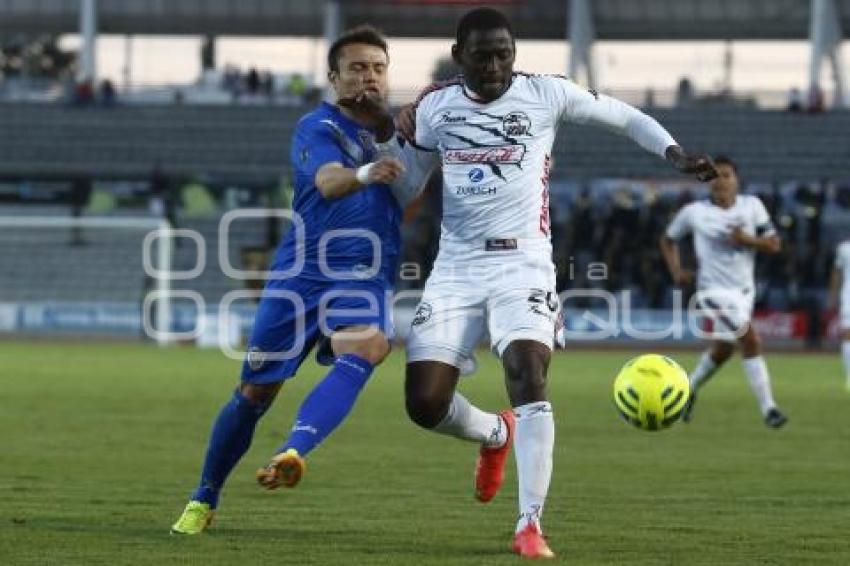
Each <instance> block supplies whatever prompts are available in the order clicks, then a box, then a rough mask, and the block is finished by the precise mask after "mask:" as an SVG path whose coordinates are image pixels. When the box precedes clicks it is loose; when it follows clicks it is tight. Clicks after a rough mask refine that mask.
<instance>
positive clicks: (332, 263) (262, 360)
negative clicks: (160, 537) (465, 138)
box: [171, 27, 421, 534]
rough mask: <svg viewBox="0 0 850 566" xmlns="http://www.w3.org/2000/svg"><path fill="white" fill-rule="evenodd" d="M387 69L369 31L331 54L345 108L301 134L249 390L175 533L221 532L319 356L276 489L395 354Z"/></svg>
mask: <svg viewBox="0 0 850 566" xmlns="http://www.w3.org/2000/svg"><path fill="white" fill-rule="evenodd" d="M388 64H389V57H388V52H387V44H386V41H385V40H384V38H383V37H382V36H381V35H380V34H379V33H378V32H377V31H376V30H374V29H372V28H370V27H359V28H355V29H353V30H350V31H348V32H346V33H344V34H343V35H341V36H340V37H339V38H338V39H337V40H336V41H335V42H334V44H333V45H332V46H331V48H330V49H329V52H328V68H329V69H330V70H329V73H328V78H329V81H330V83H331V85H332V86H333V88H334V90H335V92H336V96H337V100H336V103H335V104H328V103H322V104H321V105H320V106H319V107H318V108H317V109H315V110H314V111H312V112H310V113H309V114H307V115H306V116H304V117H303V118H302V119H301V121H300V122H299V124H298V127H297V128H296V131H295V134H294V136H293V143H292V148H291V154H290V159H291V161H292V165H293V170H294V181H295V199H294V203H293V210H294V213H295V215H294V219H293V227H292V228H291V229H290V230H289V232H288V233H287V235H286V237H285V238H284V240H283V242H282V243H281V245H280V248H279V249H278V251H277V254H276V256H275V257H274V261H273V263H272V277H271V278H270V279H269V281H268V283H267V285H266V288H265V290H264V292H263V297H262V300H261V302H260V304H259V307H258V309H257V315H256V320H255V322H254V329H253V332H252V335H251V338H250V342H249V345H248V353H247V356H246V359H245V362H244V364H243V368H242V382H241V385H240V386H239V387H238V388H237V389H236V391H235V392H234V393H233V397H232V398H231V399H230V400H229V401H228V402H227V403H226V404H225V405H224V407H222V409H221V412H220V413H219V415H218V417H217V418H216V420H215V422H214V424H213V428H212V433H211V436H210V439H209V444H208V448H207V453H206V458H205V460H204V466H203V471H202V473H201V479H200V482H199V485H198V487H197V489H196V490H195V491H194V492H193V493H192V495H191V497H190V501H189V503H188V504H187V505H186V508H185V510H184V511H183V514H182V515H181V517H180V518H179V519H178V520H177V522H176V523H175V524H174V525H173V526H172V528H171V532H172V533H174V534H198V533H201V532H203V531H204V529H206V528H207V526H208V525H209V524H210V522H211V521H212V518H213V515H214V513H215V509H216V507H217V505H218V499H219V493H220V491H221V489H222V487H223V486H224V482H225V480H226V478H227V476H228V475H229V474H230V472H231V470H232V469H233V468H234V467H235V466H236V464H237V462H239V460H240V458H241V457H242V456H243V455H244V454H245V452H246V451H247V449H248V447H249V445H250V443H251V438H252V436H253V434H254V429H255V427H256V424H257V421H258V420H259V419H260V417H261V416H262V415H263V414H264V413H265V412H266V410H267V409H268V408H269V406H270V405H271V403H272V401H273V400H274V398H275V396H276V395H277V393H278V391H279V390H280V388H281V386H282V385H283V383H284V381H285V380H287V379H289V378H290V377H292V376H293V375H295V373H296V371H297V370H298V367H299V366H300V365H301V363H302V362H303V361H304V359H305V358H306V357H307V355H308V354H309V352H310V351H311V350H312V349H313V348H314V346H317V359H318V360H319V362H320V363H325V364H328V363H332V364H333V365H332V367H331V369H330V371H329V372H328V374H327V375H326V376H325V377H324V379H322V380H321V381H320V382H319V383H318V384H317V385H316V386H315V388H314V389H313V390H312V391H311V392H310V394H309V395H308V396H307V397H306V398H305V399H304V401H303V403H302V404H301V407H300V409H299V411H298V414H297V416H296V420H295V424H294V426H293V428H292V430H291V433H290V435H289V437H288V438H287V439H286V441H285V442H284V443H283V444H282V445H281V446H280V448H279V449H278V451H277V454H276V455H275V456H274V457H273V458H272V459H271V462H270V463H269V464H268V465H267V466H266V467H264V468H261V469H260V470H258V471H257V481H258V482H259V484H260V485H261V486H263V487H265V488H267V489H276V488H278V487H280V486H284V487H294V486H295V485H296V484H297V483H298V481H299V480H300V478H301V475H302V474H303V473H304V469H305V464H304V457H305V456H306V455H307V454H308V453H309V452H310V451H311V450H313V449H314V448H315V447H316V446H317V445H318V444H319V443H321V442H322V441H323V440H324V439H325V438H326V437H327V436H328V435H329V434H330V433H331V432H332V431H333V430H334V429H335V428H336V427H337V426H339V424H340V423H341V422H342V421H343V419H344V418H345V417H346V415H347V414H348V413H349V411H350V410H351V408H352V407H353V405H354V402H355V401H356V399H357V396H358V394H359V393H360V391H361V390H362V388H363V387H364V386H365V385H366V382H367V381H368V379H369V376H370V375H371V374H372V371H373V369H374V368H375V366H377V365H378V364H380V363H381V361H383V359H384V358H385V357H386V356H387V354H388V353H389V351H390V345H389V341H388V338H390V337H391V336H392V322H391V316H392V313H391V308H390V307H391V304H390V300H391V296H390V294H391V292H392V290H393V285H394V280H395V272H396V269H397V260H398V254H399V251H400V250H399V248H400V232H399V224H400V221H401V215H402V210H401V206H400V202H399V201H402V202H401V204H404V202H403V201H404V200H406V199H405V198H403V197H399V196H397V195H396V193H395V192H394V191H396V190H397V189H396V188H395V187H391V186H390V185H391V184H393V183H396V184H402V183H404V182H406V181H403V180H402V174H403V173H404V172H405V163H404V160H403V159H402V158H400V154H399V153H398V151H396V152H395V153H393V152H392V151H387V152H382V151H381V149H382V147H384V145H383V144H382V142H388V143H389V142H395V144H396V145H398V143H399V142H398V141H397V140H396V139H395V138H394V136H393V133H394V127H393V123H392V118H391V116H390V115H389V113H388V112H387V111H386V110H385V108H386V98H387V92H388V80H387V67H388ZM396 149H398V148H396ZM411 151H412V150H411ZM418 178H421V176H420V177H418ZM275 272H277V273H278V275H275Z"/></svg>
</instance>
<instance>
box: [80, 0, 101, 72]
mask: <svg viewBox="0 0 850 566" xmlns="http://www.w3.org/2000/svg"><path fill="white" fill-rule="evenodd" d="M80 38H81V39H82V42H83V43H82V46H81V48H80V69H79V74H78V76H77V79H78V80H79V81H81V82H82V81H90V82H91V83H92V85H94V83H95V81H96V80H97V54H96V49H97V0H81V1H80Z"/></svg>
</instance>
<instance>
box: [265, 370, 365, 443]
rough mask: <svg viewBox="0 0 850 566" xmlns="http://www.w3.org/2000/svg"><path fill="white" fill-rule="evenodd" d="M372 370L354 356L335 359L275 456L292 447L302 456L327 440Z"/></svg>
mask: <svg viewBox="0 0 850 566" xmlns="http://www.w3.org/2000/svg"><path fill="white" fill-rule="evenodd" d="M372 369H373V368H372V364H370V363H369V362H367V361H366V360H364V359H363V358H361V357H359V356H356V355H354V354H343V355H341V356H339V357H338V358H337V359H336V362H335V363H334V366H333V368H331V371H329V372H328V374H327V375H326V376H325V378H324V379H323V380H322V381H320V382H319V383H318V384H317V385H316V387H314V388H313V390H312V391H311V392H310V394H309V395H307V398H306V399H304V402H303V403H301V407H300V408H299V409H298V415H297V416H296V418H295V426H293V427H292V434H290V436H289V438H288V439H287V441H286V442H285V443H284V444H283V445H282V446H281V447H280V449H279V450H278V453H280V452H285V451H287V450H289V449H290V448H294V449H295V450H297V451H298V454H300V455H301V456H305V455H306V454H307V453H308V452H310V451H311V450H312V449H313V448H315V447H316V446H318V445H319V443H320V442H322V441H323V440H324V439H325V438H327V436H328V435H329V434H330V433H331V432H333V430H334V429H335V428H336V427H337V426H339V424H340V423H341V422H342V421H343V420H344V419H345V417H346V415H348V413H349V412H350V411H351V408H352V407H353V406H354V402H355V401H356V400H357V396H358V395H359V394H360V391H361V390H362V389H363V386H364V385H366V382H367V381H369V376H370V375H372Z"/></svg>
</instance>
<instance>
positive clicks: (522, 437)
mask: <svg viewBox="0 0 850 566" xmlns="http://www.w3.org/2000/svg"><path fill="white" fill-rule="evenodd" d="M452 56H453V58H454V60H455V61H456V62H457V63H458V64H459V65H460V66H461V68H462V69H463V76H462V77H459V78H458V79H457V80H455V81H450V82H448V83H446V84H442V85H436V86H435V87H432V88H431V89H429V90H428V91H426V93H425V94H424V95H423V96H422V97H421V98H420V100H419V102H418V105H417V106H415V107H411V108H409V109H407V110H406V111H403V112H402V113H401V114H400V116H399V117H398V124H399V128H400V130H401V131H402V133H403V134H404V135H405V137H407V138H408V139H409V140H410V141H411V142H412V143H414V145H416V146H417V147H419V148H422V149H426V150H431V151H436V152H438V153H439V156H440V158H441V161H442V167H443V223H442V234H441V238H440V252H439V256H438V258H437V260H436V262H435V265H434V269H433V271H432V273H431V276H430V277H429V279H428V282H427V283H426V286H425V291H424V295H423V297H422V301H421V302H420V304H419V307H418V309H417V312H416V315H415V317H414V320H413V326H412V329H411V334H410V337H409V339H408V344H407V359H408V365H407V378H406V383H405V393H406V405H407V410H408V414H409V415H410V418H411V419H412V420H413V421H414V422H416V423H417V424H419V425H420V426H422V427H424V428H427V429H431V430H434V431H435V432H439V433H442V434H447V435H451V436H455V437H457V438H461V439H465V440H471V441H475V442H478V443H480V444H481V450H480V455H479V459H478V463H477V468H476V497H477V498H478V499H479V500H480V501H482V502H486V501H489V500H490V499H492V498H493V497H494V496H495V495H496V492H497V491H498V489H499V487H500V486H501V484H502V480H503V477H504V470H503V468H504V462H505V459H506V457H507V453H508V451H509V449H510V445H511V442H512V441H513V444H514V445H515V446H516V460H517V470H518V480H519V507H520V516H519V521H518V522H517V526H516V531H515V533H516V534H515V536H514V541H513V550H514V552H516V553H518V554H520V555H521V556H524V557H530V558H551V557H553V556H554V554H553V553H552V551H551V550H550V549H549V547H548V545H547V544H546V541H545V540H544V538H543V536H542V533H541V527H540V517H541V514H542V511H543V504H544V500H545V498H546V493H547V491H548V488H549V480H550V476H551V471H552V450H553V445H554V434H555V428H554V421H553V418H552V407H551V405H550V404H549V402H548V400H547V397H546V374H547V370H548V366H549V358H550V355H551V350H552V346H553V344H552V342H553V337H554V334H555V324H556V319H557V317H558V314H559V313H558V311H559V308H560V305H559V300H558V297H557V295H556V293H555V269H554V266H553V264H552V259H551V257H552V249H551V243H550V241H549V195H548V182H549V167H550V152H551V149H552V143H553V142H554V139H555V132H556V129H557V127H558V125H559V123H560V122H561V121H562V120H570V121H575V122H583V123H591V124H597V125H601V126H605V127H607V128H609V129H612V130H614V131H617V132H619V133H621V134H623V135H626V136H628V137H630V138H632V139H633V140H635V141H636V142H637V143H638V144H640V145H641V146H642V147H643V148H645V149H647V150H649V151H652V152H653V153H656V154H657V155H659V156H664V157H666V159H667V160H668V161H669V162H670V163H671V164H672V165H673V166H674V167H676V168H677V169H678V170H679V171H682V172H685V173H695V174H697V176H698V178H700V179H703V180H708V179H710V178H712V177H713V176H714V175H715V174H716V173H715V172H714V167H713V166H712V164H711V160H710V159H709V158H707V157H706V156H688V155H686V154H685V153H684V151H683V150H682V149H681V148H680V147H679V146H678V145H677V144H676V142H675V140H673V138H672V137H671V136H670V134H668V133H667V132H666V131H665V130H664V129H663V128H662V127H661V126H660V125H659V124H658V123H657V122H655V120H653V119H652V118H650V117H649V116H646V115H644V114H643V113H641V112H639V111H638V110H636V109H634V108H632V107H630V106H628V105H626V104H624V103H622V102H619V101H617V100H614V99H611V98H608V97H606V96H602V95H599V94H597V93H595V92H588V91H586V90H583V89H581V88H579V87H577V86H576V85H575V84H574V83H572V82H571V81H569V80H568V79H566V78H564V77H557V76H539V75H525V74H522V73H514V72H513V64H514V57H515V44H514V35H513V31H512V29H511V26H510V24H509V22H508V21H507V20H506V19H505V17H504V16H503V15H502V14H501V13H500V12H498V11H496V10H493V9H489V8H479V9H476V10H473V11H471V12H469V13H467V14H466V15H465V16H464V17H463V18H461V20H460V22H459V23H458V27H457V37H456V43H455V45H453V46H452ZM414 113H415V118H414ZM414 120H415V122H414ZM414 130H415V133H414ZM485 329H486V330H487V331H489V334H490V340H491V345H492V348H493V350H494V351H495V353H496V354H497V355H498V356H499V357H500V358H501V360H502V363H503V366H504V370H505V382H506V386H507V390H508V396H509V398H510V402H511V405H512V407H513V409H512V410H507V411H503V412H502V413H500V414H499V415H497V414H493V413H487V412H484V411H482V410H480V409H478V408H477V407H475V406H473V405H472V404H470V403H469V401H468V400H466V399H465V398H464V397H463V396H461V395H460V394H458V393H457V392H456V391H455V389H456V386H457V383H458V376H459V374H460V368H461V367H464V368H467V367H469V365H470V364H471V361H472V356H473V352H474V349H475V346H476V344H477V343H478V341H479V340H480V338H481V337H482V335H483V333H484V331H485ZM514 437H515V438H514Z"/></svg>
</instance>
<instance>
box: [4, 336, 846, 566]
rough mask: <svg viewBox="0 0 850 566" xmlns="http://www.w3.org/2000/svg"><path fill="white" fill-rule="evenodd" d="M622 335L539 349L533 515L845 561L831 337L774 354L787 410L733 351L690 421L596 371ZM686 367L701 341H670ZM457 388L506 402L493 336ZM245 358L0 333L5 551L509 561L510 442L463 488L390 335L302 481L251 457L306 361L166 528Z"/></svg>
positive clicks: (620, 535)
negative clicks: (672, 419) (624, 407)
mask: <svg viewBox="0 0 850 566" xmlns="http://www.w3.org/2000/svg"><path fill="white" fill-rule="evenodd" d="M630 355H631V353H628V352H604V353H599V352H596V353H589V352H567V353H564V354H559V355H557V356H556V357H555V358H554V360H553V362H552V367H551V377H550V393H551V398H552V401H553V403H554V406H555V419H556V423H557V436H556V451H555V471H554V476H553V481H552V487H551V491H550V497H549V500H548V505H547V507H546V513H545V516H544V525H545V527H546V531H547V535H548V537H549V541H550V544H551V546H552V548H553V549H554V550H555V551H556V552H557V553H558V554H559V559H560V560H561V561H563V562H564V563H569V564H581V565H585V564H675V565H678V564H688V565H690V564H706V565H718V564H724V565H725V564H747V565H752V564H794V565H800V564H843V565H846V564H850V416H848V415H850V394H848V393H846V392H844V390H843V389H842V387H843V383H842V378H841V369H840V363H839V359H838V357H837V356H825V355H824V356H821V355H791V354H785V355H779V354H774V355H769V356H768V357H767V360H768V365H769V367H770V368H771V370H772V372H773V376H774V384H775V390H776V394H777V397H778V400H779V401H780V404H781V406H782V407H783V408H784V409H785V410H786V411H787V412H788V414H789V416H790V418H791V421H790V424H789V425H788V427H787V428H786V429H784V430H781V431H774V430H769V429H767V428H765V427H764V426H763V425H762V424H761V420H760V419H759V417H758V414H757V411H756V407H755V401H754V399H753V398H752V397H751V395H750V392H749V389H748V387H747V384H746V381H745V379H744V376H743V372H742V369H741V367H740V362H739V361H738V360H735V361H734V362H732V363H731V364H730V366H729V367H728V368H726V369H724V370H723V371H722V372H721V373H720V374H718V375H717V376H716V377H715V378H714V380H713V382H712V383H710V384H709V386H708V388H707V389H706V390H704V391H703V393H702V395H701V397H700V402H699V404H698V405H697V409H696V412H695V420H694V422H693V423H691V424H690V425H684V424H681V423H680V424H677V425H675V426H674V427H673V428H672V429H670V430H667V431H663V432H658V433H648V432H642V431H639V430H636V429H632V428H631V427H629V426H628V425H626V424H625V423H623V422H622V421H621V420H620V418H619V417H618V416H617V414H616V411H615V410H614V407H613V403H612V401H611V394H610V388H611V383H612V380H613V377H614V375H615V374H616V371H617V369H618V368H619V367H620V365H621V364H622V363H623V362H624V361H625V360H626V359H627V358H628V357H630ZM673 357H674V358H676V359H678V360H679V361H680V362H681V363H682V364H683V365H685V366H686V367H689V368H690V367H692V365H693V362H694V361H695V355H694V354H691V353H688V354H683V353H682V354H674V356H673ZM480 359H481V361H482V366H481V369H480V370H479V372H478V375H476V376H475V377H473V378H469V379H465V380H463V381H462V384H461V389H462V391H463V392H465V393H466V394H467V395H468V396H469V397H470V398H471V399H472V400H474V401H475V402H476V403H478V404H480V405H481V406H482V407H485V408H489V409H498V408H501V407H503V406H504V405H505V393H504V387H503V385H502V377H501V370H500V368H499V366H498V364H497V363H496V360H494V359H493V358H492V356H490V355H489V354H482V355H481V356H480ZM237 369H238V363H236V362H233V361H229V360H227V359H225V358H223V357H222V356H221V355H220V354H218V353H217V352H210V351H198V350H194V349H187V348H172V349H163V350H160V349H157V348H156V347H152V346H140V345H121V344H119V345H116V344H80V343H76V344H57V343H22V342H5V343H0V380H2V388H0V438H2V443H0V564H10V565H18V564H62V565H68V564H86V565H92V564H109V565H113V564H156V565H162V564H203V565H212V564H228V565H232V564H240V565H247V564H258V563H291V564H345V565H349V566H351V565H358V566H359V565H363V564H400V565H410V566H412V565H417V566H418V565H420V564H435V565H436V564H440V565H443V564H488V565H489V564H515V563H517V562H518V559H517V558H515V557H514V556H513V555H512V554H510V553H509V551H508V549H509V543H510V540H511V535H512V530H513V525H514V520H515V516H516V475H515V467H514V464H513V461H511V464H510V466H509V470H508V478H507V480H506V483H505V486H504V488H503V491H502V492H501V493H500V494H499V495H498V496H497V497H496V499H495V500H494V501H492V502H491V503H490V504H487V505H481V504H479V503H477V502H475V501H474V499H473V496H472V470H473V465H474V460H475V454H476V450H477V447H476V446H474V445H472V444H464V443H460V442H458V441H455V440H453V439H448V438H444V437H440V436H437V435H434V434H431V433H427V432H425V431H421V430H418V429H417V428H415V427H414V426H413V425H412V424H410V423H409V422H408V421H407V419H406V417H405V414H404V410H403V404H402V380H403V354H402V353H401V352H396V353H395V354H393V356H392V357H391V358H390V359H389V360H388V361H387V363H385V364H384V365H383V366H382V367H381V368H379V369H378V370H377V372H376V374H375V376H374V377H373V380H372V382H371V383H370V385H369V386H368V387H367V389H366V391H365V392H364V394H363V396H362V397H361V399H360V402H359V404H358V406H357V407H356V408H355V410H354V412H353V413H352V415H351V417H350V418H349V420H348V421H347V422H346V423H345V424H344V426H343V427H342V428H341V429H339V430H338V431H337V432H336V434H335V435H334V436H333V437H331V438H330V439H329V441H328V442H326V443H325V444H324V445H323V446H322V447H320V448H319V449H318V450H317V451H316V452H314V453H313V454H312V455H311V456H310V458H309V460H308V468H307V474H306V475H305V477H304V480H303V481H302V483H301V484H300V485H299V486H298V488H297V489H295V490H286V491H284V490H281V491H278V492H270V493H269V492H264V491H261V490H260V489H259V488H258V487H256V485H255V484H254V480H253V474H254V470H255V469H256V468H257V467H258V466H260V465H262V464H264V463H265V462H266V460H267V458H268V457H269V456H270V455H271V453H272V450H273V449H274V448H275V447H276V446H277V445H278V444H279V442H280V441H281V439H282V437H283V434H284V433H285V431H286V430H287V429H288V428H289V426H290V425H291V419H292V416H293V412H294V410H295V407H296V406H297V403H298V402H299V400H300V399H301V398H302V397H303V396H304V394H305V393H306V392H307V391H308V389H309V388H310V387H311V386H312V384H313V383H314V382H315V380H316V379H317V378H318V377H319V376H320V375H321V371H322V370H321V368H319V367H317V366H315V365H313V364H312V362H311V363H309V364H307V365H306V366H305V368H304V370H303V371H302V374H301V375H300V376H299V377H298V378H297V379H295V380H293V381H292V382H290V383H289V384H287V385H286V386H285V387H284V388H283V390H282V392H281V395H280V397H279V399H278V402H277V404H276V405H275V407H274V408H273V410H271V411H270V412H269V414H268V415H267V416H266V417H265V418H264V420H263V421H262V422H261V424H260V427H259V429H258V433H257V436H256V438H255V441H254V445H253V446H252V448H251V450H250V451H249V453H248V454H247V456H246V458H245V459H244V460H243V461H242V463H241V464H240V466H239V467H238V468H237V469H236V470H235V472H234V474H233V476H232V477H231V479H230V482H229V485H228V487H227V489H226V490H225V493H224V496H223V498H222V503H221V506H220V509H219V514H218V517H217V520H216V522H215V523H214V524H213V528H212V529H211V530H210V531H209V532H208V534H205V535H203V536H200V537H193V538H181V537H172V536H169V535H168V529H169V526H170V524H171V523H172V522H173V521H174V519H175V518H176V517H177V515H178V514H179V512H180V511H181V510H182V507H183V505H184V503H185V500H186V496H187V495H188V494H189V492H190V490H191V489H192V487H193V486H194V483H195V481H196V478H197V474H198V470H199V466H200V463H201V459H202V456H203V452H204V448H205V443H206V438H207V433H208V430H209V427H210V423H211V419H212V418H213V416H214V415H215V413H216V412H217V410H218V408H219V406H220V405H221V404H222V402H224V400H225V399H227V397H228V396H229V395H230V391H231V389H232V388H233V386H234V384H235V383H236V375H237Z"/></svg>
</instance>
